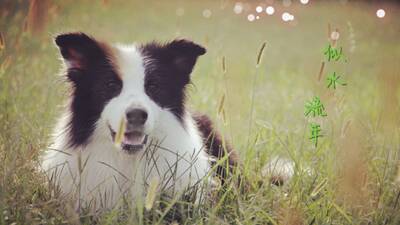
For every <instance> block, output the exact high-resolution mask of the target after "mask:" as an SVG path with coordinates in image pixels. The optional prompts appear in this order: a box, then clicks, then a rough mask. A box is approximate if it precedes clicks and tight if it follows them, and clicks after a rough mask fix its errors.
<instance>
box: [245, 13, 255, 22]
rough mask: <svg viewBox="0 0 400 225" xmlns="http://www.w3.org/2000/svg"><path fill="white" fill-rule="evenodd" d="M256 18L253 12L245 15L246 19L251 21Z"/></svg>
mask: <svg viewBox="0 0 400 225" xmlns="http://www.w3.org/2000/svg"><path fill="white" fill-rule="evenodd" d="M255 19H256V17H255V16H254V14H249V15H248V16H247V20H249V21H250V22H253V21H254V20H255Z"/></svg>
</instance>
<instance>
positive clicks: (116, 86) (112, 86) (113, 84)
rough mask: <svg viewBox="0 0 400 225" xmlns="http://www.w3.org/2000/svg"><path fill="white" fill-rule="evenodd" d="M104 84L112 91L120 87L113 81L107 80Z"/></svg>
mask: <svg viewBox="0 0 400 225" xmlns="http://www.w3.org/2000/svg"><path fill="white" fill-rule="evenodd" d="M106 85H107V89H108V90H109V91H112V92H114V91H118V90H119V89H120V85H119V84H118V83H117V82H114V81H110V82H107V84H106Z"/></svg>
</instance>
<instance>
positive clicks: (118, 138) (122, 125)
mask: <svg viewBox="0 0 400 225" xmlns="http://www.w3.org/2000/svg"><path fill="white" fill-rule="evenodd" d="M124 133H125V119H124V117H122V118H121V120H120V122H119V126H118V130H117V133H116V134H115V139H114V144H115V146H117V147H120V146H121V142H122V138H123V136H124Z"/></svg>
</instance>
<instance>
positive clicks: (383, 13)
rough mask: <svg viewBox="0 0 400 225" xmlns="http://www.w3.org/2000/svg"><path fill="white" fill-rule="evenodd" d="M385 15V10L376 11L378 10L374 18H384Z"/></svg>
mask: <svg viewBox="0 0 400 225" xmlns="http://www.w3.org/2000/svg"><path fill="white" fill-rule="evenodd" d="M385 15H386V12H385V10H383V9H378V10H377V11H376V16H377V17H378V18H383V17H385Z"/></svg>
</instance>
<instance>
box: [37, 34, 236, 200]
mask: <svg viewBox="0 0 400 225" xmlns="http://www.w3.org/2000/svg"><path fill="white" fill-rule="evenodd" d="M55 43H56V44H57V46H58V48H59V50H60V53H61V55H62V58H63V61H64V64H65V67H66V68H65V69H66V72H65V74H66V78H67V79H66V80H67V81H68V83H69V84H70V87H71V89H70V98H69V102H68V107H67V108H66V110H65V112H64V116H63V117H62V118H60V119H59V121H58V124H57V126H56V127H55V132H54V137H53V142H52V144H51V146H50V147H49V149H48V150H47V151H46V152H45V153H44V156H43V161H42V168H43V169H44V170H45V171H46V173H47V174H48V175H49V176H50V177H51V179H52V180H53V181H56V182H57V185H58V186H59V187H60V189H61V191H62V193H63V194H64V195H66V196H69V197H71V199H73V200H74V201H77V202H79V203H85V204H88V205H90V206H93V205H94V207H95V208H103V207H105V208H110V207H114V206H115V205H117V204H118V203H119V202H120V201H121V199H123V198H124V197H125V196H130V197H132V199H135V198H137V197H138V196H141V197H143V196H145V194H146V188H147V187H148V186H149V183H151V182H150V181H152V180H156V181H158V182H155V183H158V187H159V189H161V187H163V189H164V190H167V192H168V193H171V194H172V195H174V196H176V194H179V193H181V192H182V191H184V190H185V189H186V188H188V187H191V186H194V185H198V184H199V183H200V182H203V181H207V182H209V181H212V180H213V179H216V177H218V176H219V177H224V176H225V175H226V172H227V171H226V169H225V168H227V167H224V166H221V164H218V165H215V166H216V167H217V168H216V169H215V170H213V169H211V168H212V166H213V165H214V164H215V161H216V159H221V158H222V157H224V158H225V159H227V162H228V163H229V165H230V166H232V167H233V166H235V165H236V162H237V155H236V153H235V152H234V151H233V150H232V149H231V147H230V146H229V145H227V144H224V146H223V143H224V142H223V140H222V138H221V137H220V135H218V134H217V133H216V132H215V131H214V129H213V126H212V123H211V121H210V119H209V118H208V117H207V116H206V115H201V114H194V113H190V112H189V111H188V110H187V109H186V107H185V90H186V87H187V85H188V84H189V83H190V74H191V72H192V69H193V67H194V65H195V63H196V61H197V58H198V57H199V56H200V55H203V54H205V52H206V50H205V49H204V48H203V47H201V46H200V45H197V44H195V43H193V42H191V41H188V40H183V39H181V40H173V41H171V42H169V43H165V44H160V43H157V42H151V43H148V44H143V45H109V44H107V43H104V42H100V41H98V40H96V39H94V38H93V37H91V36H88V35H86V34H84V33H66V34H61V35H59V36H57V37H56V38H55ZM121 126H122V127H124V128H125V129H123V132H122V135H121V141H119V142H117V141H116V140H115V139H116V138H117V137H116V134H117V136H119V135H118V134H119V130H121V129H120V127H121ZM211 171H216V172H214V173H212V175H211V176H210V173H211ZM222 179H223V178H222Z"/></svg>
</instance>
